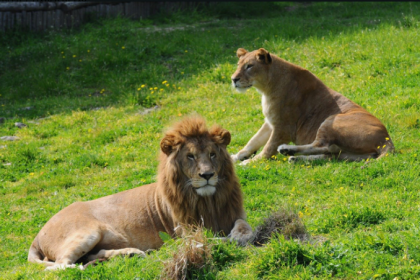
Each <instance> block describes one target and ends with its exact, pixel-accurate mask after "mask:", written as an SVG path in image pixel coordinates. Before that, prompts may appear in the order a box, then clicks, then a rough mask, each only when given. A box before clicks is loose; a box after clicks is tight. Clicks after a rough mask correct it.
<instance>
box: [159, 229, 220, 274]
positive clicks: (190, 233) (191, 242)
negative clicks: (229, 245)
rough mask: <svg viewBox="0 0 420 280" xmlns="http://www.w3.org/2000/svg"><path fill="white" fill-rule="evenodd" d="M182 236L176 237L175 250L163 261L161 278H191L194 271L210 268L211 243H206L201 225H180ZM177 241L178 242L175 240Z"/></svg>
mask: <svg viewBox="0 0 420 280" xmlns="http://www.w3.org/2000/svg"><path fill="white" fill-rule="evenodd" d="M182 229H183V238H180V239H178V241H179V242H180V243H179V244H177V252H176V253H175V254H174V255H173V257H172V259H170V260H168V261H166V262H165V269H164V270H163V271H162V278H163V279H177V280H178V279H181V280H184V279H190V278H191V279H192V278H194V276H193V275H194V272H198V271H200V270H202V269H204V268H209V269H211V262H212V254H211V252H212V244H209V243H208V238H207V237H206V235H205V232H204V231H205V229H204V228H203V227H202V226H192V225H187V226H182ZM177 243H178V242H177Z"/></svg>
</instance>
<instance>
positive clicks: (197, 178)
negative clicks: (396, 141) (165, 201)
mask: <svg viewBox="0 0 420 280" xmlns="http://www.w3.org/2000/svg"><path fill="white" fill-rule="evenodd" d="M202 142H204V143H197V141H190V142H188V143H186V144H185V145H184V146H183V147H182V148H181V150H180V151H179V153H178V155H177V161H178V162H179V163H180V166H181V168H182V172H183V173H184V175H185V176H186V177H187V178H188V179H187V181H186V183H185V187H186V188H190V187H192V188H194V190H195V191H196V192H197V194H198V195H201V196H209V195H213V194H214V193H215V192H216V186H217V183H218V181H219V176H218V174H219V171H220V153H219V151H218V148H217V147H216V145H215V144H214V143H212V142H211V141H202Z"/></svg>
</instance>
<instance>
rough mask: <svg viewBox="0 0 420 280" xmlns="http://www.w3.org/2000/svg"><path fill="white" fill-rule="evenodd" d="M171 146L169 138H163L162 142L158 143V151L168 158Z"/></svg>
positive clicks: (171, 142)
mask: <svg viewBox="0 0 420 280" xmlns="http://www.w3.org/2000/svg"><path fill="white" fill-rule="evenodd" d="M173 146H174V141H173V139H172V137H170V136H165V137H164V138H163V139H162V141H160V149H161V150H162V152H164V153H165V154H166V155H168V156H169V155H170V154H171V153H172V151H173Z"/></svg>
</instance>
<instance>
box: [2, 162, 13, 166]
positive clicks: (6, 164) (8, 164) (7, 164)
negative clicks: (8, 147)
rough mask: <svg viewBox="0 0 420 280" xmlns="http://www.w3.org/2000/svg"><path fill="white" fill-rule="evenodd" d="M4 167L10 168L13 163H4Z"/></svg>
mask: <svg viewBox="0 0 420 280" xmlns="http://www.w3.org/2000/svg"><path fill="white" fill-rule="evenodd" d="M3 165H4V166H10V165H12V163H11V162H6V163H3Z"/></svg>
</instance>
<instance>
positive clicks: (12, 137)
mask: <svg viewBox="0 0 420 280" xmlns="http://www.w3.org/2000/svg"><path fill="white" fill-rule="evenodd" d="M0 139H1V140H3V141H16V140H19V137H17V136H3V137H0Z"/></svg>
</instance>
